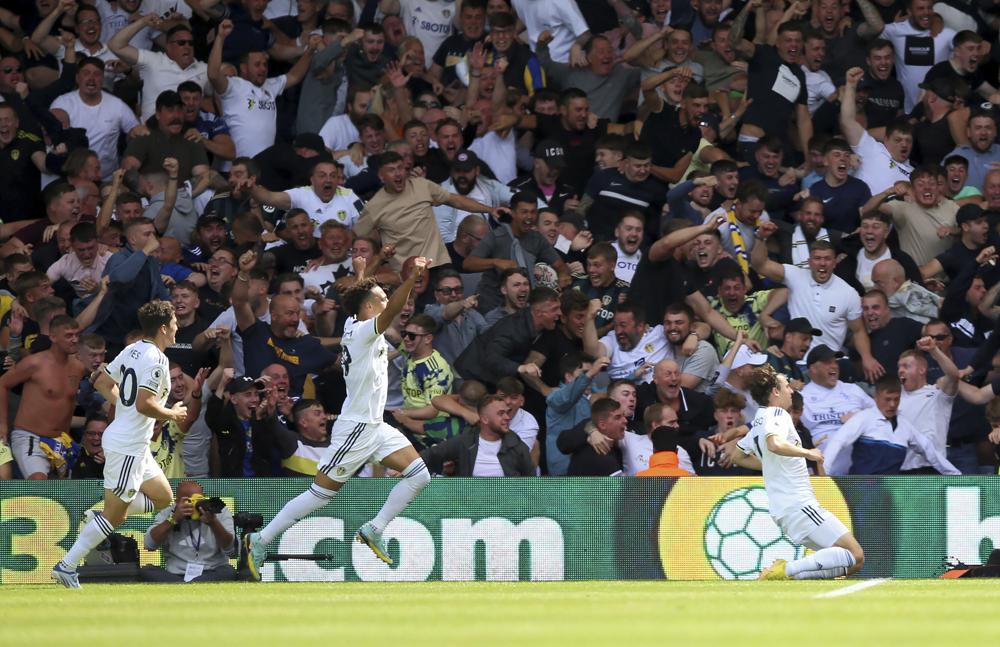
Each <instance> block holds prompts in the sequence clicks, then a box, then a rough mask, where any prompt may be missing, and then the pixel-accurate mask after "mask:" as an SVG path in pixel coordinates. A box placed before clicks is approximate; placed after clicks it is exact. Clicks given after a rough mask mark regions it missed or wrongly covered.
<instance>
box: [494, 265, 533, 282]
mask: <svg viewBox="0 0 1000 647" xmlns="http://www.w3.org/2000/svg"><path fill="white" fill-rule="evenodd" d="M512 276H523V277H524V278H526V279H528V280H529V281H530V280H531V277H530V276H528V270H526V269H524V268H523V267H508V268H507V269H505V270H504V271H503V273H502V274H501V275H500V285H504V284H506V283H507V279H509V278H510V277H512Z"/></svg>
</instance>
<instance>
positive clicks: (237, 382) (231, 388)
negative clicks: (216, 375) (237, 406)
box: [226, 375, 257, 395]
mask: <svg viewBox="0 0 1000 647" xmlns="http://www.w3.org/2000/svg"><path fill="white" fill-rule="evenodd" d="M256 382H257V380H255V379H253V378H252V377H250V376H249V375H241V376H239V377H234V378H233V379H231V380H230V381H229V384H227V385H226V393H229V394H230V395H235V394H237V393H243V392H244V391H250V390H255V389H256V388H257V385H256Z"/></svg>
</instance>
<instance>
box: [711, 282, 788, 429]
mask: <svg viewBox="0 0 1000 647" xmlns="http://www.w3.org/2000/svg"><path fill="white" fill-rule="evenodd" d="M717 276H718V278H719V290H718V297H713V298H710V299H709V300H708V302H709V303H710V304H712V307H713V308H715V310H716V311H717V312H718V313H719V314H720V315H722V316H723V317H724V318H725V319H726V321H728V322H729V325H730V326H732V327H733V329H734V330H737V331H742V332H743V334H744V335H745V336H746V338H747V339H748V340H750V341H754V342H757V344H758V345H759V346H760V347H761V348H767V346H768V343H769V334H770V333H769V331H771V330H773V329H775V328H779V327H780V326H781V324H780V323H779V322H777V321H775V320H774V319H773V318H772V317H771V315H772V314H773V313H774V311H775V310H777V309H778V308H780V307H781V306H783V305H785V303H786V302H787V301H788V290H787V289H786V288H775V289H772V290H758V291H757V292H754V293H753V294H752V295H751V296H749V297H748V296H747V283H746V277H745V276H744V275H743V272H741V271H740V270H739V268H738V267H735V266H733V265H730V266H729V267H728V269H725V270H722V271H721V272H719V273H718V274H717ZM732 343H733V341H732V340H731V339H728V338H727V337H725V336H723V335H720V334H719V333H715V347H716V348H717V349H718V352H719V354H720V355H724V354H725V353H726V352H728V351H729V347H730V346H731V345H732ZM747 419H749V420H752V419H753V416H750V415H748V416H747Z"/></svg>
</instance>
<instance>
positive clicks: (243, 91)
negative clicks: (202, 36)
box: [208, 19, 316, 157]
mask: <svg viewBox="0 0 1000 647" xmlns="http://www.w3.org/2000/svg"><path fill="white" fill-rule="evenodd" d="M233 29H234V26H233V21H231V20H228V19H226V20H223V21H222V22H221V23H220V24H219V27H218V29H217V30H216V36H215V42H214V44H213V45H212V53H211V54H209V56H208V80H209V81H211V83H212V87H213V88H214V89H215V93H216V94H217V95H218V97H219V101H220V103H221V106H222V113H223V114H224V115H226V123H227V124H229V128H230V130H231V131H232V134H233V141H234V142H235V143H236V154H237V155H240V156H242V157H253V156H254V155H256V154H257V153H259V152H261V151H262V150H264V149H266V148H268V147H269V146H271V145H273V144H274V137H275V133H276V132H277V127H278V104H277V100H278V97H279V96H280V95H281V94H282V93H283V92H285V91H286V90H288V89H289V88H293V87H295V86H296V85H298V84H299V83H300V82H301V81H302V79H303V77H304V76H305V75H306V74H307V73H308V71H309V64H310V62H311V61H312V57H313V54H314V53H315V52H316V44H315V42H313V41H312V40H311V41H310V44H309V46H308V47H306V50H305V52H304V53H303V54H302V56H301V57H300V58H299V60H298V61H296V63H295V65H294V66H292V68H291V69H290V70H288V72H287V73H285V74H282V75H279V76H276V77H272V78H268V77H267V68H268V60H269V56H268V53H267V52H265V51H245V52H243V53H242V54H240V64H239V74H240V76H238V77H232V78H229V77H227V76H226V75H225V74H223V72H222V50H223V47H224V46H225V42H226V39H227V38H228V37H229V35H230V34H231V33H233Z"/></svg>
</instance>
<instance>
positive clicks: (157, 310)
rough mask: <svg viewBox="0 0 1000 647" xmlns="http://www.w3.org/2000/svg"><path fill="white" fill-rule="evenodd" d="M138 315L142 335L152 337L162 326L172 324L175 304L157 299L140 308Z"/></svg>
mask: <svg viewBox="0 0 1000 647" xmlns="http://www.w3.org/2000/svg"><path fill="white" fill-rule="evenodd" d="M138 315H139V327H140V328H141V329H142V336H143V337H146V338H149V339H152V338H153V337H156V333H157V332H159V330H160V326H167V325H170V319H171V317H173V316H174V304H172V303H170V302H169V301H163V300H162V299H156V300H154V301H150V302H149V303H147V304H145V305H143V306H142V307H141V308H139V312H138Z"/></svg>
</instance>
